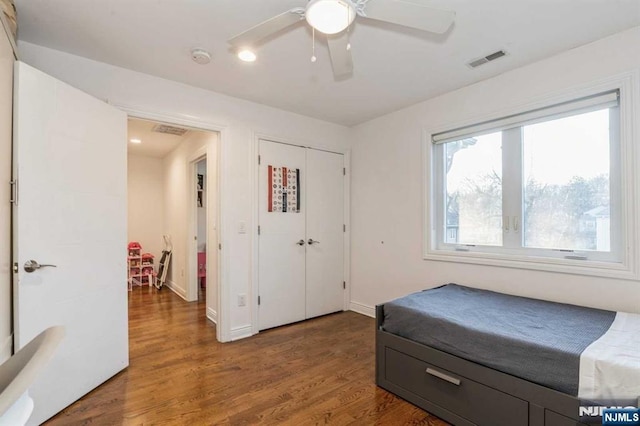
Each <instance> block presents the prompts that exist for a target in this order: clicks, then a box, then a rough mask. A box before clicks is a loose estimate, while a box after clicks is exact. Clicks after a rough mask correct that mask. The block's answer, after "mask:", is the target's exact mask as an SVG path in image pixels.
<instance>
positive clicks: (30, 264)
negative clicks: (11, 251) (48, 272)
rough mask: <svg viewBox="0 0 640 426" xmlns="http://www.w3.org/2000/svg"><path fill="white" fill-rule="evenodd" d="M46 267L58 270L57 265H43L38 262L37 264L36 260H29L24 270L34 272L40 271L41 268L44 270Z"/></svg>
mask: <svg viewBox="0 0 640 426" xmlns="http://www.w3.org/2000/svg"><path fill="white" fill-rule="evenodd" d="M44 267H51V268H57V266H56V265H41V264H39V263H38V262H36V261H35V260H27V261H26V262H25V263H24V270H25V271H26V272H29V273H31V272H34V271H35V270H36V269H40V268H44Z"/></svg>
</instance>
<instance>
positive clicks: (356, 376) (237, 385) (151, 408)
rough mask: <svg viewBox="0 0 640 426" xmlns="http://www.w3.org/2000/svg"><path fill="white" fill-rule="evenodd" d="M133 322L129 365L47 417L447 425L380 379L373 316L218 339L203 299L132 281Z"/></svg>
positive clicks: (81, 421) (72, 421)
mask: <svg viewBox="0 0 640 426" xmlns="http://www.w3.org/2000/svg"><path fill="white" fill-rule="evenodd" d="M129 331H130V338H129V339H130V366H129V368H127V369H126V370H125V371H123V372H121V373H119V374H118V375H117V376H115V377H114V378H112V379H111V380H109V381H107V382H106V383H105V384H103V385H102V386H100V387H99V388H98V389H96V390H94V391H93V392H91V393H89V394H88V395H86V396H84V397H83V398H82V399H80V400H79V401H77V402H76V403H74V404H73V405H71V406H70V407H68V408H67V409H65V410H63V411H62V412H61V413H59V414H58V415H57V416H55V417H54V418H52V419H51V420H50V421H49V422H47V423H46V424H47V425H65V426H66V425H85V424H92V425H159V424H162V425H217V424H229V425H248V424H268V425H277V424H286V425H315V424H335V425H409V424H411V425H432V426H446V425H447V423H445V422H443V421H442V420H440V419H438V418H436V417H433V416H430V415H429V414H427V413H426V412H424V411H422V410H420V409H418V408H416V407H414V406H413V405H411V404H409V403H408V402H406V401H404V400H402V399H399V398H397V397H395V396H394V395H392V394H390V393H388V392H386V391H384V390H382V389H380V388H378V387H376V385H375V381H374V368H375V367H374V359H375V354H374V320H373V319H372V318H367V317H365V316H362V315H359V314H356V313H353V312H343V313H338V314H333V315H329V316H325V317H321V318H317V319H313V320H310V321H305V322H302V323H298V324H293V325H290V326H285V327H280V328H276V329H273V330H269V331H265V332H262V333H260V334H258V335H257V336H253V337H250V338H248V339H244V340H240V341H237V342H232V343H225V344H221V343H218V342H217V341H216V333H215V325H214V324H212V323H211V322H209V321H208V320H207V319H206V317H205V307H204V304H203V303H201V302H200V303H195V302H194V303H187V302H184V301H183V300H182V299H180V298H179V297H178V296H176V295H175V294H173V293H172V292H171V291H170V290H168V289H163V290H162V291H157V290H155V289H153V290H148V289H147V288H142V289H141V288H136V289H134V291H133V292H131V293H130V294H129ZM96 338H99V336H96Z"/></svg>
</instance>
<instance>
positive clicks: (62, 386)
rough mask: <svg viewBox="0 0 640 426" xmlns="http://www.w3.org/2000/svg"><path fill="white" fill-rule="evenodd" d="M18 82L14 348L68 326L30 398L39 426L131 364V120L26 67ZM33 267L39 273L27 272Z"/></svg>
mask: <svg viewBox="0 0 640 426" xmlns="http://www.w3.org/2000/svg"><path fill="white" fill-rule="evenodd" d="M15 82H16V84H15V116H14V178H17V180H18V203H17V206H15V208H14V232H15V235H14V260H15V262H17V269H18V271H17V272H16V274H15V276H14V307H15V324H14V331H15V338H16V350H17V349H19V348H22V347H23V346H25V345H26V344H27V343H28V342H29V341H30V340H31V339H33V338H34V337H35V336H36V335H37V334H38V333H40V332H41V331H42V330H44V329H45V328H47V327H49V326H52V325H63V326H65V328H66V336H65V338H64V340H63V341H62V343H61V345H60V347H59V349H58V351H57V353H56V355H55V356H54V358H53V360H52V361H51V362H50V364H49V365H48V366H47V367H46V369H45V371H44V373H43V374H42V375H41V376H40V377H39V378H38V379H37V380H36V382H35V384H34V386H33V387H32V388H31V391H30V394H31V396H32V397H33V399H34V402H35V409H34V413H33V415H32V417H31V419H30V421H29V424H39V423H41V422H43V421H44V420H46V419H48V418H49V417H51V416H53V415H54V414H56V413H57V412H59V411H60V410H62V409H63V408H65V407H66V406H67V405H69V404H71V403H72V402H74V401H75V400H77V399H78V398H80V397H81V396H83V395H84V394H86V393H87V392H89V391H91V390H92V389H94V388H95V387H97V386H98V385H100V384H101V383H103V382H104V381H105V380H107V379H108V378H110V377H111V376H113V375H114V374H116V373H117V372H118V371H120V370H122V369H123V368H125V367H126V366H127V365H128V362H129V360H128V330H127V322H128V318H127V285H126V276H127V273H126V252H125V250H126V235H127V229H126V214H127V209H126V200H127V192H126V191H127V189H126V188H127V184H126V179H127V169H126V161H127V160H126V158H127V157H126V125H127V123H126V115H125V114H124V113H123V112H121V111H119V110H117V109H115V108H113V107H111V106H109V105H107V104H105V103H104V102H101V101H99V100H97V99H95V98H93V97H91V96H89V95H87V94H85V93H83V92H81V91H79V90H77V89H74V88H73V87H70V86H68V85H67V84H64V83H62V82H60V81H58V80H56V79H54V78H53V77H50V76H48V75H46V74H44V73H42V72H40V71H38V70H36V69H34V68H32V67H30V66H28V65H26V64H24V63H17V64H16V73H15ZM30 260H35V261H37V262H39V263H40V264H43V265H42V266H43V267H42V268H40V269H35V270H34V271H33V272H28V271H27V270H26V269H28V268H25V264H26V263H27V262H28V261H30ZM44 264H54V265H56V267H44V266H45V265H44Z"/></svg>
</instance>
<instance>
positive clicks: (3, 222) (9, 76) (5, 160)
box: [0, 12, 14, 364]
mask: <svg viewBox="0 0 640 426" xmlns="http://www.w3.org/2000/svg"><path fill="white" fill-rule="evenodd" d="M0 13H2V12H0ZM13 62H14V57H13V49H12V48H11V45H10V44H9V39H8V38H7V35H6V33H5V31H4V28H3V26H2V24H0V182H2V184H0V364H2V362H3V361H4V360H5V359H7V358H8V357H9V356H11V350H12V347H13V340H12V338H11V303H12V300H11V275H12V273H11V245H10V241H11V204H10V203H9V200H10V198H11V195H10V190H9V185H8V184H7V183H8V182H9V181H10V180H11V130H12V110H13V96H12V93H13Z"/></svg>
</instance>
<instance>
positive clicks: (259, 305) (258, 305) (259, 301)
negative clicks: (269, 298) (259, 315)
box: [258, 296, 260, 306]
mask: <svg viewBox="0 0 640 426" xmlns="http://www.w3.org/2000/svg"><path fill="white" fill-rule="evenodd" d="M258 306H260V296H258Z"/></svg>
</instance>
